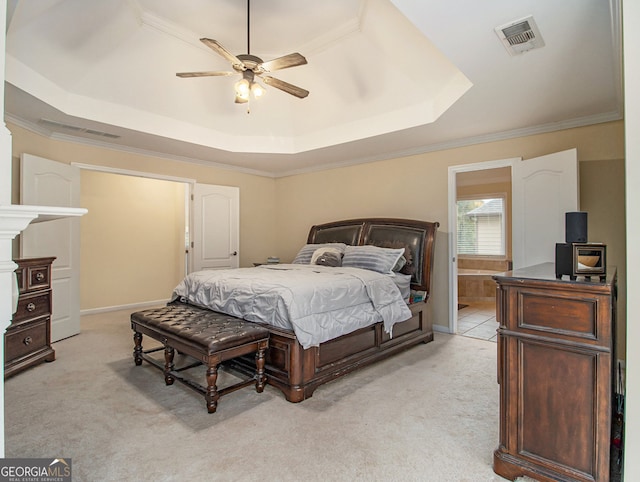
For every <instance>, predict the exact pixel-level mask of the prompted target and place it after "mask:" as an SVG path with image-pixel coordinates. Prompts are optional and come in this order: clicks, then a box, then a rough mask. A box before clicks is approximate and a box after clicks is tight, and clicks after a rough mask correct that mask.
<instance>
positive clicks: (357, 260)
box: [342, 246, 404, 274]
mask: <svg viewBox="0 0 640 482" xmlns="http://www.w3.org/2000/svg"><path fill="white" fill-rule="evenodd" d="M403 254H404V248H398V249H392V248H379V247H377V246H347V249H346V250H345V252H344V258H342V266H345V267H352V268H363V269H369V270H372V271H377V272H379V273H385V274H393V271H392V270H393V267H394V266H395V265H396V263H397V262H398V260H399V259H400V256H402V255H403Z"/></svg>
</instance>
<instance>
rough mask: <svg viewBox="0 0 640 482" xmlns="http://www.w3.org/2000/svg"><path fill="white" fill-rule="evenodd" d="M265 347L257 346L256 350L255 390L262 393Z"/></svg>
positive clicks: (265, 379)
mask: <svg viewBox="0 0 640 482" xmlns="http://www.w3.org/2000/svg"><path fill="white" fill-rule="evenodd" d="M264 352H265V348H259V349H258V351H257V352H256V392H258V393H262V391H263V390H264V385H265V383H266V381H267V377H266V376H265V374H264Z"/></svg>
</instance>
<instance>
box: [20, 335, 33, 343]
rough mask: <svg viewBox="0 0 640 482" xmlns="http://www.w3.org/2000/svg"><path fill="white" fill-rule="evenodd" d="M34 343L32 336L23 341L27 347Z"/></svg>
mask: <svg viewBox="0 0 640 482" xmlns="http://www.w3.org/2000/svg"><path fill="white" fill-rule="evenodd" d="M32 341H33V338H31V337H30V336H28V337H26V338H25V339H24V340H22V343H24V344H25V345H31V342H32Z"/></svg>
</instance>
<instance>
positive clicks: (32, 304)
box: [27, 303, 36, 313]
mask: <svg viewBox="0 0 640 482" xmlns="http://www.w3.org/2000/svg"><path fill="white" fill-rule="evenodd" d="M35 309H36V304H35V303H29V304H28V305H27V311H28V312H29V313H31V312H32V311H34V310H35Z"/></svg>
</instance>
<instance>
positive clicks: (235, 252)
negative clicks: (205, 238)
mask: <svg viewBox="0 0 640 482" xmlns="http://www.w3.org/2000/svg"><path fill="white" fill-rule="evenodd" d="M230 254H231V256H238V252H237V251H234V252H233V253H230Z"/></svg>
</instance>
